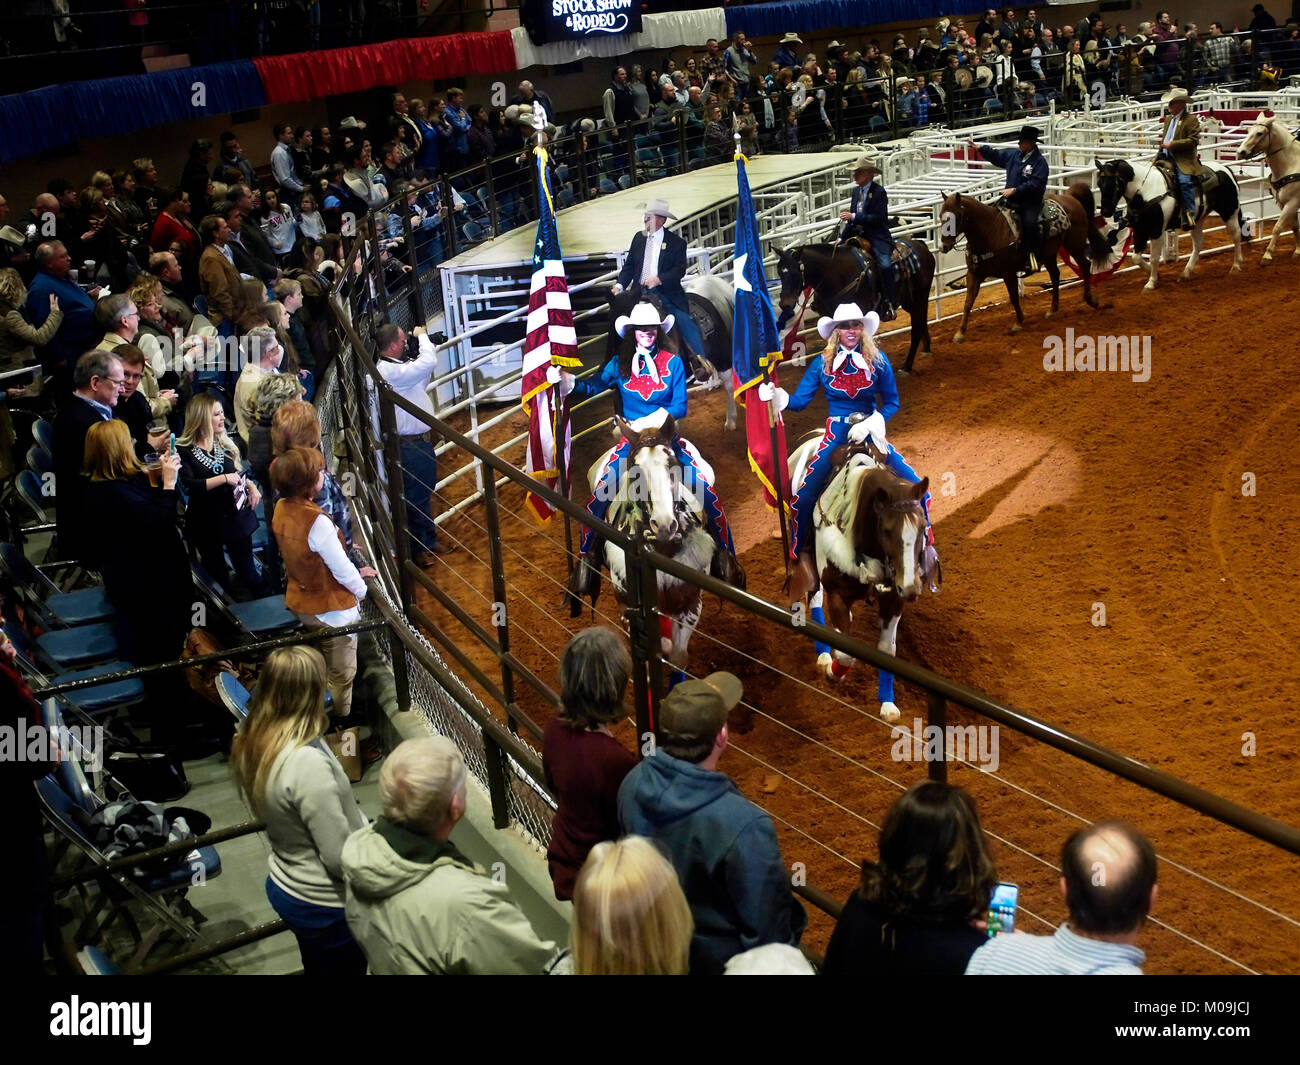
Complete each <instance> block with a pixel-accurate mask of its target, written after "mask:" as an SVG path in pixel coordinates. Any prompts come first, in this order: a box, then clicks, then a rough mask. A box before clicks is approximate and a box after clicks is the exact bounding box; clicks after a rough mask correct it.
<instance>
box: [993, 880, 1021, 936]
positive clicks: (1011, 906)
mask: <svg viewBox="0 0 1300 1065" xmlns="http://www.w3.org/2000/svg"><path fill="white" fill-rule="evenodd" d="M1019 894H1020V889H1019V888H1018V887H1016V885H1015V884H999V885H998V886H997V887H995V888H994V889H993V898H992V899H990V900H989V922H988V923H989V937H990V938H992V937H993V936H996V935H1000V934H1002V933H1004V932H1014V931H1015V930H1016V897H1017V896H1018V895H1019Z"/></svg>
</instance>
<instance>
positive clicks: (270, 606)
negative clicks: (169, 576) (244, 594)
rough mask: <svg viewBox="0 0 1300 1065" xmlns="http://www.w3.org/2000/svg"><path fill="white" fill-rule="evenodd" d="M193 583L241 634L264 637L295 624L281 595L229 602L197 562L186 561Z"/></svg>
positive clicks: (293, 627)
mask: <svg viewBox="0 0 1300 1065" xmlns="http://www.w3.org/2000/svg"><path fill="white" fill-rule="evenodd" d="M190 570H191V572H192V573H193V575H194V583H195V584H196V585H197V586H198V588H199V590H200V591H201V592H203V593H204V594H205V595H206V596H207V598H208V599H209V600H210V601H211V602H212V605H213V606H215V607H216V608H217V610H218V611H220V612H221V614H222V616H223V617H224V618H225V619H226V621H227V623H228V624H230V625H231V626H232V627H234V628H235V629H237V630H238V631H239V633H240V634H241V635H242V636H245V637H255V638H257V639H266V638H268V637H271V636H276V635H279V634H281V633H285V632H289V631H291V630H293V629H296V628H298V627H299V624H300V623H299V621H298V618H297V615H295V614H294V613H293V611H292V610H290V609H289V608H288V607H287V606H285V605H284V596H282V595H268V596H265V597H264V598H262V599H253V600H250V601H249V602H246V603H237V602H232V601H231V600H230V599H228V598H227V597H226V595H225V593H224V592H223V591H222V590H221V588H220V586H219V585H218V584H217V582H216V581H214V580H213V579H212V577H211V576H210V575H209V574H208V572H207V571H206V570H205V569H204V568H203V566H202V565H200V564H199V563H198V562H192V563H191V564H190Z"/></svg>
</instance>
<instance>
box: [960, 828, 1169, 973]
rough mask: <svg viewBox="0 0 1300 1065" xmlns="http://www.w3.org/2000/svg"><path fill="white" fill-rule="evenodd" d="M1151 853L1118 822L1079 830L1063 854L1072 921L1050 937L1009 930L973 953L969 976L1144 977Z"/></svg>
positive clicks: (1152, 892) (1152, 895)
mask: <svg viewBox="0 0 1300 1065" xmlns="http://www.w3.org/2000/svg"><path fill="white" fill-rule="evenodd" d="M1157 890H1158V889H1157V887H1156V852H1155V848H1153V847H1152V846H1151V843H1150V841H1149V840H1147V839H1146V837H1144V836H1143V835H1142V834H1141V833H1140V832H1138V830H1137V829H1135V828H1134V827H1133V826H1132V825H1129V824H1127V823H1125V822H1123V821H1099V822H1097V824H1095V825H1092V826H1090V827H1088V828H1081V829H1079V831H1078V832H1076V833H1075V834H1074V835H1072V836H1071V837H1070V838H1069V839H1068V840H1066V842H1065V846H1064V847H1063V848H1062V850H1061V894H1062V895H1063V896H1064V898H1065V905H1066V908H1067V909H1068V910H1069V913H1070V919H1069V920H1068V921H1066V922H1065V923H1064V924H1063V925H1061V927H1060V928H1058V929H1057V930H1056V932H1055V933H1054V934H1053V935H1050V936H1035V935H1023V934H1020V933H1013V934H1011V935H999V936H997V937H996V938H994V939H990V940H989V941H988V942H987V943H985V944H984V946H982V947H980V948H979V950H977V951H976V952H975V953H974V954H972V955H971V959H970V963H969V964H968V965H967V966H966V975H967V976H1141V975H1142V968H1141V966H1142V963H1143V962H1144V961H1145V960H1146V954H1145V953H1143V951H1142V950H1141V949H1140V948H1139V947H1138V945H1137V940H1138V936H1139V935H1140V934H1141V932H1142V927H1143V925H1145V924H1146V919H1147V914H1149V913H1150V912H1151V907H1152V906H1154V905H1155V901H1156V894H1157Z"/></svg>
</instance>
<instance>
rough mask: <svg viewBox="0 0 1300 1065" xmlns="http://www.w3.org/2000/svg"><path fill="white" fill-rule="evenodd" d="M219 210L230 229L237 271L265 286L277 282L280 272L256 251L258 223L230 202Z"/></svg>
mask: <svg viewBox="0 0 1300 1065" xmlns="http://www.w3.org/2000/svg"><path fill="white" fill-rule="evenodd" d="M217 209H218V210H219V211H221V212H222V214H223V217H224V218H225V219H226V225H227V226H229V227H230V253H231V255H233V256H234V263H235V269H236V270H238V271H239V272H240V273H241V274H247V275H248V276H249V277H252V278H255V279H257V280H258V281H261V282H262V284H264V285H269V284H270V283H271V282H273V281H275V280H276V278H277V277H279V274H280V271H279V270H278V269H277V268H276V267H275V266H274V265H273V264H268V263H264V262H263V261H262V260H261V259H259V258H258V257H257V253H256V252H255V251H254V248H255V246H256V245H255V243H254V240H253V238H252V236H251V234H252V233H253V232H254V231H256V229H257V223H256V222H249V221H248V220H247V219H246V218H245V217H244V212H243V211H241V210H240V209H239V205H238V204H236V203H231V202H230V201H229V200H227V201H226V202H225V203H223V204H221V205H220V206H219V207H218V208H217ZM245 234H248V235H249V238H248V242H247V243H245V242H244V238H245ZM258 236H259V237H260V236H261V234H260V233H259V234H258Z"/></svg>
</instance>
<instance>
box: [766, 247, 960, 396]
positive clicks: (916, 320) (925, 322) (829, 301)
mask: <svg viewBox="0 0 1300 1065" xmlns="http://www.w3.org/2000/svg"><path fill="white" fill-rule="evenodd" d="M895 244H896V245H897V244H904V245H906V246H907V247H908V248H909V249H910V250H911V251H912V252H914V253H915V255H916V258H915V260H913V261H914V262H916V263H917V264H918V268H917V269H916V270H915V271H914V272H910V273H907V274H905V275H903V276H901V277H899V278H898V283H897V285H896V288H897V295H898V306H899V308H900V309H902V310H904V311H906V312H907V316H908V319H909V320H910V321H911V324H912V331H911V341H912V342H911V346H910V347H909V348H908V350H907V360H906V361H905V362H904V363H903V365H902V366H901V367H900V369H901V370H902V371H903V373H911V372H912V360H913V359H915V358H916V352H917V350H918V349H920V350H921V351H924V352H925V354H927V355H929V354H930V284H931V282H932V281H933V280H934V255H933V253H932V252H931V251H930V249H929V248H927V247H926V246H925V243H924V242H923V241H919V240H904V241H896V242H895ZM773 250H774V251H775V252H776V271H777V275H778V276H779V277H780V278H781V297H780V302H781V309H782V310H786V311H788V310H793V309H794V305H795V302H796V301H797V300H798V298H799V294H800V293H801V292H803V290H804V289H806V288H811V289H812V291H813V301H812V309H813V310H814V311H815V312H816V313H817V314H820V315H828V314H834V313H835V308H836V307H838V306H839V305H840V304H841V303H856V304H857V305H858V306H859V307H861V308H862V309H863V310H864V311H874V310H879V308H880V285H879V281H878V277H877V274H878V272H879V269H880V267H879V265H878V264H877V263H876V259H875V256H874V255H873V254H872V252H871V248H870V247H869V246H868V247H862V246H860V245H856V246H850V245H849V244H803V245H800V246H799V247H797V248H788V249H787V250H785V251H782V250H781V249H780V248H774V249H773ZM895 269H899V268H898V267H895Z"/></svg>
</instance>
